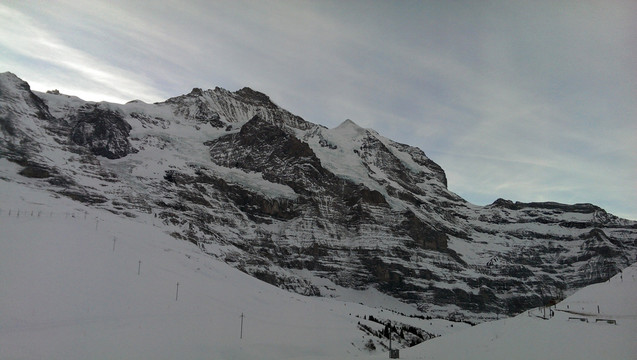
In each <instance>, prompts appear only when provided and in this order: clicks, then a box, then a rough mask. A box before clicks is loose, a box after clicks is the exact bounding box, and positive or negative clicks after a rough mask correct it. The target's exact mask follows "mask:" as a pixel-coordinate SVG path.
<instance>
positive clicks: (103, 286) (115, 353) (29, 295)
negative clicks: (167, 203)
mask: <svg viewBox="0 0 637 360" xmlns="http://www.w3.org/2000/svg"><path fill="white" fill-rule="evenodd" d="M0 190H1V191H0V288H1V289H2V292H1V294H0V358H1V359H44V358H46V359H65V360H68V359H88V358H95V357H96V354H99V356H98V357H99V358H100V359H123V358H129V359H132V358H136V359H144V358H152V359H176V358H179V359H256V358H258V359H318V358H341V359H342V358H348V357H361V356H362V357H366V356H368V355H369V353H368V352H367V351H366V350H362V349H363V348H364V343H365V342H366V341H367V340H368V338H369V336H366V335H365V334H364V333H363V332H362V331H360V330H359V329H358V325H357V323H358V322H359V321H360V322H364V321H365V320H363V317H364V316H369V315H373V316H374V317H376V318H379V319H392V320H394V321H395V320H400V321H403V322H412V323H414V325H416V326H418V325H420V326H422V325H423V324H424V320H420V319H411V318H408V317H402V316H400V315H398V314H396V313H394V312H391V311H387V310H385V311H383V310H382V309H379V308H370V307H368V306H364V305H360V304H357V303H353V302H346V301H340V300H336V299H331V298H308V297H304V296H301V295H297V294H292V293H288V292H286V291H283V290H281V289H278V288H276V287H273V286H271V285H268V284H266V283H263V282H261V281H258V280H256V279H254V278H252V277H250V276H248V275H246V274H244V273H242V272H240V271H238V270H236V269H234V268H231V267H230V266H228V265H226V264H225V263H222V262H219V261H217V260H214V259H213V258H211V257H210V256H208V255H205V254H204V253H202V252H201V250H200V249H199V248H198V247H197V246H195V245H194V244H191V243H188V242H183V241H179V240H175V239H174V238H172V237H170V236H169V235H167V234H165V233H164V232H162V231H161V230H160V229H159V228H157V227H154V226H153V225H152V221H153V220H152V217H151V215H148V218H147V219H144V218H141V217H140V218H137V219H134V220H133V219H129V218H124V217H118V216H116V215H114V214H111V213H109V212H105V211H97V210H94V209H90V208H88V207H84V206H82V205H80V204H78V203H75V202H73V201H72V200H70V199H66V198H61V197H58V196H56V195H51V194H48V193H45V192H41V191H38V190H32V189H29V188H27V187H26V186H23V185H20V184H16V183H9V182H5V181H4V180H0ZM18 211H20V216H18ZM144 222H146V223H144ZM138 271H139V275H138ZM178 283H179V285H177V284H178ZM177 288H178V289H177ZM374 293H376V292H374V291H372V292H371V293H370V295H372V294H374ZM350 295H352V296H351V299H354V298H355V296H354V294H350ZM359 295H360V294H359ZM335 296H338V295H335ZM375 296H377V297H378V299H377V301H376V303H378V305H379V306H382V305H383V304H384V303H385V302H386V300H387V297H385V296H381V295H380V294H378V293H377V294H376V295H375ZM347 298H348V297H347V296H344V299H343V300H347ZM393 301H394V302H396V301H395V299H394V300H393ZM386 305H390V306H391V305H394V306H399V305H400V304H386ZM406 306H407V305H404V307H406ZM241 314H244V316H245V317H244V323H243V338H242V339H241V338H240V335H241V318H240V316H241ZM370 323H371V322H370ZM450 324H451V323H449V322H447V321H444V320H433V321H431V325H432V326H431V327H430V328H429V329H428V331H430V332H437V333H445V332H449V331H453V330H454V329H453V328H452V327H451V326H450ZM372 325H373V326H376V325H374V324H372ZM377 325H378V326H381V325H380V324H377ZM376 341H378V339H376Z"/></svg>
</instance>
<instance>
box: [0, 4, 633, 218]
mask: <svg viewBox="0 0 637 360" xmlns="http://www.w3.org/2000/svg"><path fill="white" fill-rule="evenodd" d="M0 18H2V19H3V21H2V22H0V72H4V71H11V72H13V73H15V74H16V75H18V76H19V77H21V78H22V79H23V80H25V81H27V82H28V83H29V84H30V85H31V88H32V89H35V90H39V91H45V90H50V89H59V90H60V91H61V92H62V93H66V94H71V95H76V96H79V97H81V98H83V99H85V100H93V101H102V100H103V101H112V102H118V103H125V102H127V101H129V100H133V99H140V100H143V101H146V102H157V101H163V100H165V99H167V98H169V97H173V96H177V95H181V94H184V93H188V92H190V90H191V89H192V88H194V87H199V88H204V89H207V88H214V87H216V86H219V87H222V88H225V89H228V90H231V91H235V90H238V89H240V88H242V87H245V86H248V87H251V88H253V89H255V90H258V91H261V92H263V93H265V94H267V95H269V96H270V98H271V99H272V100H273V101H274V102H275V103H276V104H278V105H279V106H281V107H283V108H285V109H287V110H289V111H291V112H292V113H294V114H296V115H299V116H301V117H303V118H304V119H306V120H308V121H311V122H314V123H318V124H321V125H324V126H327V127H329V128H332V127H335V126H337V125H339V124H340V123H341V122H343V121H344V120H345V119H351V120H353V121H354V122H356V123H357V124H359V125H360V126H362V127H366V128H372V129H374V130H376V131H378V132H379V133H380V134H382V135H384V136H386V137H388V138H391V139H393V140H395V141H398V142H402V143H406V144H409V145H413V146H417V147H419V148H420V149H422V150H423V151H424V152H425V153H426V154H427V155H428V156H429V157H430V158H431V159H432V160H434V161H435V162H437V163H438V164H440V165H441V166H442V168H443V169H444V170H445V171H446V174H447V178H448V183H449V189H450V190H452V191H454V192H455V193H457V194H459V195H460V196H462V197H464V198H465V199H467V200H469V201H470V202H472V203H474V204H478V205H485V204H489V203H491V202H493V201H494V200H496V199H497V198H505V199H510V200H514V201H524V202H531V201H557V202H562V203H569V204H572V203H593V204H596V205H598V206H601V207H602V208H604V209H606V210H607V211H608V212H611V213H613V214H615V215H618V216H621V217H625V218H629V219H634V220H637V186H636V184H637V182H636V180H635V179H637V141H636V139H637V66H635V59H637V2H635V1H632V0H626V1H618V0H604V1H600V0H597V1H586V0H577V1H575V0H573V1H559V0H558V1H525V2H522V1H520V2H517V1H470V0H466V1H462V0H449V1H373V0H364V1H362V0H361V1H352V0H349V1H348V0H344V1H331V0H322V1H300V0H299V1H291V0H290V1H286V0H277V1H271V0H258V1H257V0H251V1H245V0H231V1H222V0H216V1H203V0H202V1H184V0H180V1H167V0H165V1H130V0H124V1H119V0H108V1H63V0H60V1H55V0H53V1H46V2H45V1H31V0H19V1H13V0H3V1H2V2H0Z"/></svg>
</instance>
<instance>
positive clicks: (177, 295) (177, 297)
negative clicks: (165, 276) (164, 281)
mask: <svg viewBox="0 0 637 360" xmlns="http://www.w3.org/2000/svg"><path fill="white" fill-rule="evenodd" d="M177 299H179V282H177V293H176V294H175V301H177Z"/></svg>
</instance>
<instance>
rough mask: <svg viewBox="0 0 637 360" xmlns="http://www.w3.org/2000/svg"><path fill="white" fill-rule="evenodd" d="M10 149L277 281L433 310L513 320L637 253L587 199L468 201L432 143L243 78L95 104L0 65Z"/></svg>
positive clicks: (36, 167) (49, 177) (85, 196)
mask: <svg viewBox="0 0 637 360" xmlns="http://www.w3.org/2000/svg"><path fill="white" fill-rule="evenodd" d="M0 158H5V159H7V160H9V161H11V162H13V163H15V164H17V165H18V170H17V171H13V170H11V169H13V168H14V167H13V166H3V167H0V170H1V171H2V177H3V178H4V179H7V180H10V181H20V182H21V181H23V180H25V179H27V178H28V179H30V180H29V181H28V182H25V183H28V186H37V187H42V188H46V189H48V190H50V191H51V192H54V193H58V194H62V195H64V196H68V197H71V198H73V199H75V200H77V201H81V202H84V203H88V204H91V205H92V206H95V207H99V208H103V209H106V210H109V211H112V212H115V213H119V214H122V215H123V216H128V217H131V218H134V219H136V220H137V221H146V222H150V221H152V222H153V223H154V224H155V225H156V226H159V227H162V228H164V229H165V231H167V232H169V233H171V234H172V235H173V236H174V237H175V238H177V239H181V240H185V241H191V242H193V243H195V244H197V245H199V247H200V248H201V249H202V251H204V252H207V253H208V254H210V255H211V256H215V257H218V258H221V259H223V260H224V261H226V262H227V263H229V264H232V265H233V266H235V267H237V268H239V269H242V270H244V271H246V272H248V273H250V274H252V275H254V276H256V277H258V278H259V279H262V280H264V281H267V282H270V283H272V284H275V285H277V286H280V287H283V288H286V289H289V290H291V291H296V292H299V293H303V294H308V295H323V296H339V295H340V294H341V293H342V292H343V289H345V288H350V289H359V290H360V289H367V288H376V289H378V290H380V291H381V292H384V293H386V294H388V295H389V296H392V297H396V298H398V299H400V300H402V301H405V302H409V303H411V304H413V305H414V306H416V307H418V309H420V310H421V311H422V312H424V313H426V314H427V315H432V316H450V314H453V316H454V317H457V316H465V317H467V318H469V319H473V320H474V321H481V320H483V319H488V318H492V317H495V316H496V314H497V313H500V314H514V313H517V312H520V311H523V310H525V309H527V308H529V307H532V306H538V305H541V304H542V303H545V302H547V301H549V300H550V299H552V298H556V297H560V296H562V295H563V294H565V293H569V292H571V291H573V290H575V289H576V288H578V287H581V286H584V285H587V284H590V283H593V282H599V281H603V280H605V279H607V278H609V277H610V276H612V275H613V274H615V273H616V272H618V271H619V270H620V269H622V268H623V267H625V266H628V265H629V264H630V263H631V262H633V261H634V260H635V256H636V255H637V244H636V241H637V223H636V222H633V221H628V220H624V219H619V218H617V217H615V216H613V215H611V214H608V213H606V212H605V211H604V210H603V209H601V208H599V207H596V206H594V205H590V204H576V205H565V204H557V203H519V202H512V201H508V200H502V199H500V200H497V201H495V202H494V203H493V204H491V205H488V206H485V207H480V206H475V205H472V204H470V203H467V202H466V201H465V200H463V199H462V198H460V197H459V196H457V195H456V194H454V193H452V192H450V191H449V190H448V189H447V179H446V176H445V173H444V171H443V169H442V168H441V167H440V166H438V165H437V164H436V163H435V162H434V161H432V160H431V159H429V158H428V157H427V156H426V155H425V153H424V152H423V151H422V150H420V149H417V148H414V147H411V146H408V145H404V144H399V143H396V142H394V141H392V140H390V139H387V138H385V137H383V136H381V135H380V134H378V133H376V132H375V131H373V130H370V129H363V128H361V127H359V126H358V125H356V124H355V123H354V122H352V121H350V120H346V121H345V122H343V124H341V125H340V126H338V127H336V128H334V129H327V128H325V127H323V126H320V125H316V124H313V123H310V122H308V121H305V120H304V119H302V118H300V117H298V116H295V115H293V114H291V113H289V112H287V111H286V110H284V109H281V108H279V107H278V106H277V105H276V104H274V103H273V102H272V101H271V100H270V98H269V97H267V96H266V95H264V94H262V93H259V92H257V91H254V90H252V89H249V88H244V89H241V90H239V91H237V92H229V91H227V90H224V89H220V88H216V89H214V90H201V89H193V91H192V92H191V93H189V94H187V95H182V96H178V97H175V98H171V99H168V100H167V101H165V102H163V103H156V104H145V103H143V102H139V101H134V102H130V103H128V104H125V105H117V104H106V103H99V104H96V103H88V102H84V101H82V100H80V99H78V98H74V97H70V96H66V95H61V94H59V93H34V92H32V91H31V90H30V89H29V86H28V84H27V83H25V82H24V81H22V80H20V79H18V78H17V77H15V75H12V74H10V73H4V74H1V75H0ZM0 161H1V159H0ZM0 164H7V163H0ZM12 171H13V172H12ZM326 284H327V285H326ZM359 301H361V302H365V301H366V299H365V298H364V297H362V298H360V300H359Z"/></svg>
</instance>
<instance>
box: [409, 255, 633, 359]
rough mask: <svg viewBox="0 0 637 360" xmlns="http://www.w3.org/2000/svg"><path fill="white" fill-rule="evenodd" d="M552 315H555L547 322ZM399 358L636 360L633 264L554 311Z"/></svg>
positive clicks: (469, 332) (466, 333) (488, 326)
mask: <svg viewBox="0 0 637 360" xmlns="http://www.w3.org/2000/svg"><path fill="white" fill-rule="evenodd" d="M551 312H553V313H554V314H555V316H553V317H551V318H550V319H548V320H545V319H544V318H543V317H544V314H545V313H546V317H547V318H548V317H550V314H551ZM401 358H402V359H431V360H436V359H445V360H455V359H471V360H482V359H484V360H499V359H502V360H505V359H506V360H508V359H519V360H526V359H529V360H531V359H561V360H570V359H572V360H586V359H591V360H598V359H625V360H630V359H636V358H637V264H635V265H632V266H630V267H628V268H626V269H624V271H623V273H622V274H618V275H615V276H614V277H613V278H611V279H609V280H608V281H606V282H603V283H600V284H594V285H589V286H587V287H585V288H583V289H581V290H579V291H578V292H576V293H575V294H573V295H571V296H569V297H568V298H567V299H565V300H564V301H562V302H560V303H559V304H557V305H556V306H555V307H550V308H547V309H546V310H545V309H544V308H537V309H533V310H531V311H528V312H525V313H523V314H520V315H518V316H517V317H514V318H511V319H505V320H499V321H493V322H489V323H484V324H480V325H478V326H475V327H472V328H470V329H466V330H463V331H459V332H458V333H455V334H451V335H447V336H443V337H441V338H437V339H433V340H430V341H427V342H425V343H423V344H421V345H418V346H416V347H414V348H411V349H407V350H404V351H403V352H402V354H401Z"/></svg>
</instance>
